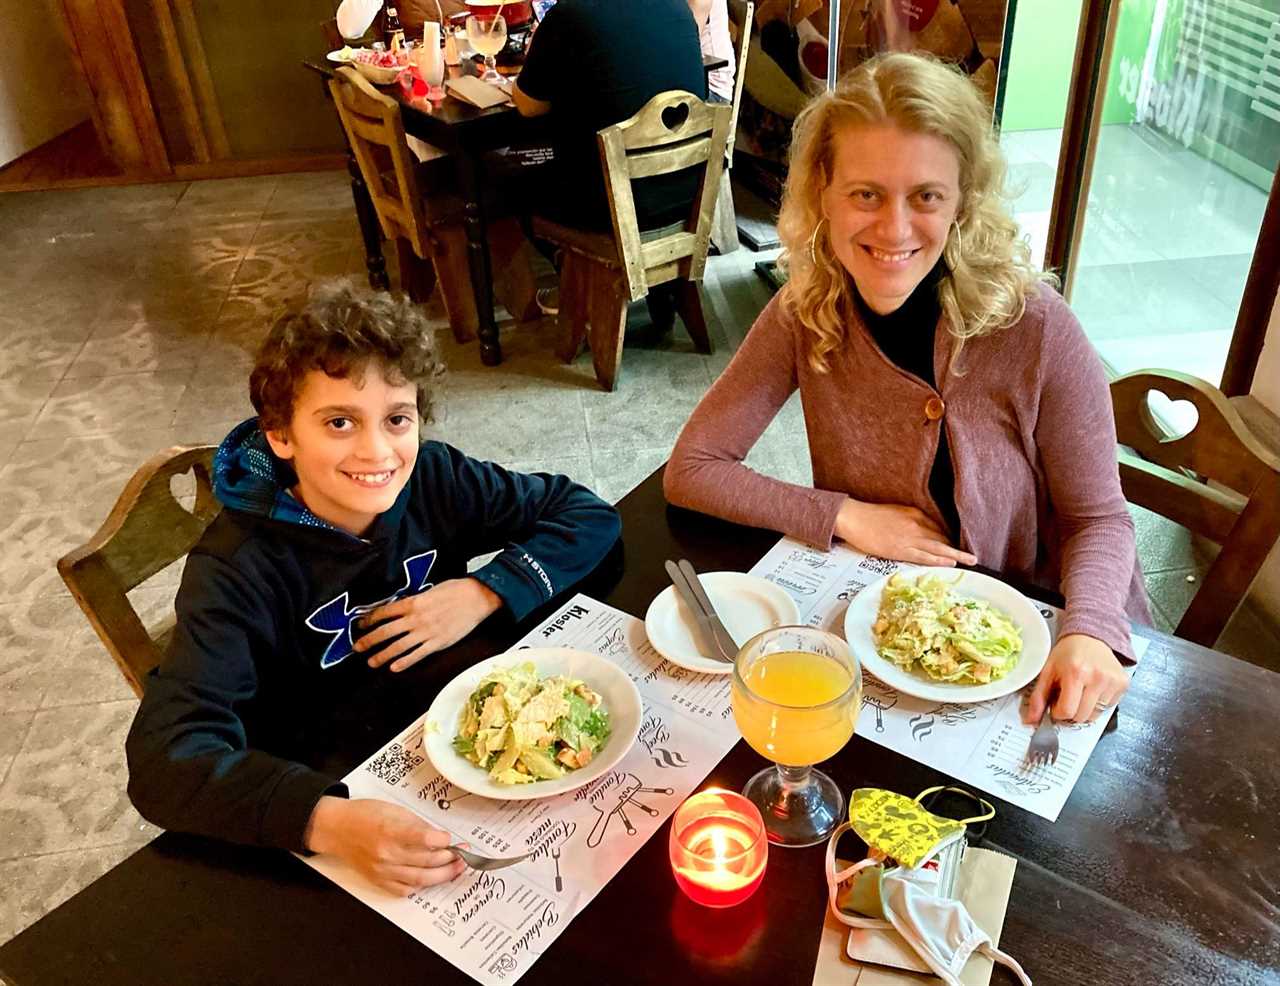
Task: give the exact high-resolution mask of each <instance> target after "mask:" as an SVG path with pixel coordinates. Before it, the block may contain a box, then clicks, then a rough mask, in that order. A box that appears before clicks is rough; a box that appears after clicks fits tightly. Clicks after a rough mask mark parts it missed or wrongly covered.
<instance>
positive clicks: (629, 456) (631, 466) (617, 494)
mask: <svg viewBox="0 0 1280 986" xmlns="http://www.w3.org/2000/svg"><path fill="white" fill-rule="evenodd" d="M670 454H671V449H669V448H667V447H666V446H661V447H658V448H647V449H599V450H596V451H594V452H592V454H591V467H592V469H593V470H594V472H595V477H596V485H595V491H596V493H597V494H599V495H600V497H601V498H602V499H605V500H608V501H609V502H610V503H617V502H618V501H619V500H621V499H622V498H623V497H624V496H626V495H627V494H628V493H630V492H631V491H632V490H633V489H635V487H636V486H638V485H640V483H642V482H644V480H646V479H647V478H648V477H649V474H650V473H651V472H653V471H654V470H655V469H657V468H658V466H660V465H662V464H663V463H664V462H666V461H667V456H668V455H670Z"/></svg>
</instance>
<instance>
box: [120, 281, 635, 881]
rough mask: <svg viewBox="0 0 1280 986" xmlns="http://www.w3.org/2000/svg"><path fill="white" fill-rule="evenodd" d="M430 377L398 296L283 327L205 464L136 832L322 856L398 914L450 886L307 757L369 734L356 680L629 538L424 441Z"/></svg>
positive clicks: (436, 849) (603, 507)
mask: <svg viewBox="0 0 1280 986" xmlns="http://www.w3.org/2000/svg"><path fill="white" fill-rule="evenodd" d="M442 372H443V366H442V364H441V363H440V361H439V359H438V358H437V356H436V351H435V343H434V339H433V335H432V332H431V330H430V327H429V326H428V324H427V322H426V319H425V318H424V317H423V315H422V314H421V313H420V312H419V311H418V309H417V308H415V307H414V306H413V305H412V304H410V303H409V302H408V301H404V300H397V299H395V298H393V297H392V296H391V295H389V294H385V293H383V294H378V295H374V294H371V293H370V292H368V291H362V290H358V289H356V288H354V287H352V286H351V285H350V284H349V283H348V282H345V281H338V282H334V283H330V284H327V285H321V286H319V287H317V288H316V289H315V290H313V292H312V295H311V297H310V299H309V300H308V301H307V302H306V303H305V304H304V305H303V306H301V307H300V308H298V309H297V310H293V311H290V312H287V313H286V314H285V315H283V316H282V317H281V318H279V319H278V320H277V321H276V323H275V325H274V326H273V327H272V329H271V332H270V334H269V335H268V337H267V339H266V341H265V343H264V344H263V346H262V349H261V351H260V352H259V353H258V356H257V359H256V362H255V364H254V367H253V372H252V375H251V376H250V379H249V391H250V396H251V398H252V401H253V406H254V408H255V409H256V410H257V412H258V414H257V417H255V418H250V419H249V420H248V421H245V422H243V423H242V424H240V425H238V426H237V427H236V428H235V429H234V430H232V432H231V433H230V434H229V435H228V436H227V437H226V439H225V440H224V441H223V442H222V444H221V445H220V446H219V448H218V451H217V453H216V454H215V456H214V465H213V472H214V477H213V479H214V492H215V494H216V496H217V497H218V499H219V500H220V501H221V503H222V505H223V509H222V512H221V513H220V514H219V515H218V517H217V518H216V519H215V520H214V521H213V523H212V524H210V525H209V528H208V529H207V530H206V532H205V534H204V536H203V537H202V538H201V540H200V542H199V544H197V545H196V547H195V548H193V549H192V551H191V554H190V555H189V557H188V559H187V564H186V569H185V570H184V572H183V575H182V585H181V587H180V588H179V590H178V596H177V600H176V610H177V625H176V627H175V630H174V635H173V640H172V643H171V645H170V647H169V650H168V653H167V654H166V656H165V659H164V661H163V663H162V664H161V665H160V667H159V668H158V669H157V670H156V671H154V672H153V673H152V674H151V676H150V677H149V678H148V680H147V684H146V693H145V694H144V696H143V698H142V704H141V706H140V708H139V709H138V713H137V717H136V718H135V719H134V722H133V726H132V728H131V729H130V731H129V737H128V740H127V743H126V754H127V758H128V764H129V788H128V789H129V797H130V798H131V799H132V801H133V803H134V805H135V806H136V807H137V809H138V811H139V812H140V813H141V814H142V816H143V817H144V818H147V819H149V820H150V821H152V822H154V823H155V824H157V825H160V826H163V827H164V828H168V829H174V830H177V831H183V832H194V833H197V834H201V835H207V836H211V837H214V838H219V839H226V840H229V841H232V842H241V843H248V844H252V845H261V846H271V847H278V848H284V849H290V850H294V851H297V852H301V851H312V852H318V853H330V854H333V855H336V856H338V857H340V858H342V859H344V860H346V861H347V862H348V863H349V864H351V865H352V866H353V867H354V868H355V869H356V870H357V871H359V872H360V873H361V874H362V875H363V876H364V877H365V878H366V879H368V880H369V881H370V882H371V883H373V884H375V885H377V886H379V887H381V888H382V889H384V890H387V891H389V892H391V893H395V894H400V895H405V894H409V893H412V892H413V891H415V890H417V889H420V888H422V887H424V886H427V885H430V884H435V883H440V882H442V881H444V880H449V879H452V878H454V877H456V876H457V875H458V874H459V873H460V872H461V864H460V862H459V861H457V860H455V859H454V857H453V855H452V854H451V853H449V852H445V851H443V849H444V847H445V846H446V845H448V843H449V836H448V834H447V833H445V832H443V831H440V830H439V829H436V828H434V827H432V826H431V825H428V824H427V823H426V822H425V821H424V820H423V819H422V818H420V817H419V816H418V815H415V814H414V813H413V812H411V811H409V810H408V809H406V808H402V807H399V806H397V805H393V804H391V803H388V802H384V801H378V800H372V799H348V797H347V789H346V787H345V785H343V784H342V783H341V782H340V781H339V780H337V778H335V777H333V776H331V775H330V774H329V773H326V772H325V771H324V770H322V769H318V768H317V762H318V761H323V759H324V757H325V751H327V750H328V749H330V747H331V745H332V743H333V742H334V741H335V737H337V736H338V735H340V734H341V733H342V730H341V729H340V726H342V725H343V724H344V723H345V724H346V726H347V731H348V732H349V731H350V729H351V728H364V725H365V724H364V722H363V720H362V719H361V718H360V717H359V714H358V711H353V710H352V709H351V704H352V703H353V702H354V701H356V700H357V699H356V698H355V696H358V695H362V694H367V693H368V692H369V691H370V686H372V685H373V684H374V682H372V681H370V679H371V678H373V677H374V676H378V675H386V674H387V673H388V672H390V673H392V674H395V673H400V672H404V671H406V670H407V669H409V668H411V667H413V666H414V665H415V664H417V663H418V662H420V661H422V660H423V659H424V658H427V657H429V656H430V655H431V654H433V653H435V652H436V651H440V650H442V649H444V648H447V647H449V646H450V645H452V644H454V643H456V642H457V641H458V640H460V639H462V638H463V637H464V636H466V635H467V634H468V633H470V632H471V631H472V630H473V629H474V628H475V627H476V626H477V625H478V624H479V623H480V622H481V621H482V620H484V619H486V618H487V617H488V616H489V615H490V614H492V613H495V612H497V611H498V610H505V611H506V612H507V613H508V614H509V615H510V617H512V618H514V619H517V620H518V619H522V618H524V617H525V616H527V615H528V614H529V613H530V612H531V611H532V610H534V609H535V608H537V607H538V606H540V605H542V604H544V603H546V602H548V601H549V600H551V599H553V598H555V597H556V596H558V595H560V594H562V593H564V592H565V591H567V590H568V589H569V588H570V587H571V586H572V585H573V584H574V583H576V582H577V581H579V580H580V579H581V578H582V577H584V576H585V575H587V574H588V573H590V572H591V571H592V570H593V569H594V568H595V567H596V566H597V564H598V563H599V562H600V561H601V560H602V559H603V558H604V557H605V556H606V555H607V554H608V552H609V551H610V549H611V548H612V547H613V545H614V543H615V542H616V541H617V539H618V533H619V529H620V524H619V520H618V515H617V512H616V511H615V510H614V509H613V508H612V507H610V506H609V505H608V504H607V503H605V502H604V501H603V500H601V499H599V498H598V497H597V496H595V495H594V494H593V493H591V492H590V491H589V490H587V489H585V488H584V487H582V486H579V485H578V484H577V483H574V482H573V481H572V480H570V479H568V478H567V477H565V476H553V475H549V474H545V473H539V474H536V475H525V474H521V473H516V472H511V471H509V470H507V469H504V468H502V467H501V466H499V465H495V464H494V463H491V462H479V461H477V460H475V459H471V458H468V457H467V456H466V455H464V454H463V453H462V452H459V451H458V450H457V449H455V448H452V447H451V446H449V445H445V444H444V443H442V442H435V441H428V442H422V441H421V439H420V437H419V429H420V427H421V425H422V422H423V421H425V420H426V419H427V418H428V417H429V415H430V411H431V407H432V404H433V402H434V399H435V397H436V391H435V388H436V386H437V381H438V378H439V376H440V374H441V373H442ZM493 551H496V552H497V555H496V556H494V557H493V558H492V560H490V561H488V562H487V563H486V564H484V565H481V566H480V567H479V568H477V569H476V570H475V571H473V572H470V573H468V571H467V563H468V562H469V561H470V560H471V559H473V558H475V557H477V556H479V555H483V554H485V553H488V552H493ZM380 694H381V693H376V694H374V697H373V700H377V698H378V696H379V695H380ZM353 718H354V719H355V722H354V723H353V722H352V719H353ZM376 740H377V737H373V736H370V737H369V741H370V742H371V743H373V742H375V741H376Z"/></svg>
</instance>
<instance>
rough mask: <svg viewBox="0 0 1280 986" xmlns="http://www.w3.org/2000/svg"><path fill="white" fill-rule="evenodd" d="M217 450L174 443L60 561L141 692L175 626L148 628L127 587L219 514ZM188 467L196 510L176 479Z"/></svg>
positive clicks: (186, 546)
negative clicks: (182, 498) (178, 492)
mask: <svg viewBox="0 0 1280 986" xmlns="http://www.w3.org/2000/svg"><path fill="white" fill-rule="evenodd" d="M213 453H214V447H213V446H212V445H198V446H182V445H175V446H174V447H173V448H169V449H165V450H164V451H163V452H160V453H158V454H156V455H154V456H152V457H151V458H150V459H148V460H147V461H146V462H145V463H143V465H142V467H141V468H140V469H138V471H137V472H136V473H134V474H133V477H132V478H131V479H130V480H129V482H128V483H126V484H125V488H124V490H123V492H121V494H120V497H119V499H117V500H116V505H115V506H114V507H113V508H112V509H111V513H110V515H109V516H108V517H107V519H106V521H105V522H104V523H103V525H102V526H101V527H100V528H98V532H97V533H96V534H94V536H93V537H92V538H90V539H89V541H88V543H86V544H84V545H81V546H80V547H79V548H75V549H74V550H72V551H70V552H68V553H67V554H66V555H64V556H63V557H62V558H60V559H59V560H58V573H59V574H60V575H61V576H62V580H63V581H64V582H66V584H67V588H69V589H70V590H71V595H72V596H73V597H74V598H75V600H76V602H77V603H79V604H80V608H81V609H82V610H84V614H85V616H87V617H88V618H89V622H90V624H92V626H93V629H94V630H96V631H97V633H98V636H99V637H100V638H102V642H103V644H105V645H106V648H107V650H108V651H110V653H111V656H112V657H113V658H114V659H115V662H116V665H117V666H118V667H119V668H120V673H121V674H123V675H124V677H125V680H126V681H128V682H129V684H130V685H131V686H132V688H133V690H134V692H135V693H136V694H138V695H139V696H140V695H141V694H142V691H143V687H144V686H143V683H144V682H145V680H146V676H147V674H148V672H150V671H151V669H152V668H154V667H156V665H158V664H159V663H160V659H161V658H162V657H163V656H164V647H165V645H166V644H167V638H168V635H169V634H170V633H171V632H172V624H170V625H169V626H167V627H165V628H164V629H163V630H161V631H159V632H156V631H148V630H147V628H146V627H145V626H143V624H142V621H141V620H140V619H139V618H138V614H137V612H136V611H135V610H134V608H133V605H132V604H131V603H130V602H129V597H128V593H129V590H131V589H133V588H135V587H137V586H139V585H141V584H142V583H143V582H145V581H146V580H147V579H149V578H151V577H152V576H153V575H155V574H156V573H157V572H159V571H160V570H161V569H163V568H166V567H167V566H169V565H172V564H173V563H174V562H175V561H177V560H178V559H180V558H183V557H185V556H186V554H187V552H189V551H190V550H191V549H192V548H193V547H194V546H195V544H196V542H197V541H199V540H200V536H201V535H202V534H204V531H205V528H206V527H208V526H209V524H210V523H211V522H212V521H213V519H214V518H215V517H216V516H218V511H219V510H220V509H221V507H220V505H219V503H218V501H217V500H216V499H215V498H214V495H213V483H212V479H211V473H212V469H213ZM188 471H190V472H191V473H193V474H194V477H195V486H196V499H195V505H194V507H193V508H192V509H191V510H188V509H187V508H186V507H184V506H183V505H182V504H181V503H180V502H179V501H178V499H177V497H176V496H175V495H174V493H173V489H172V488H171V485H170V480H171V479H172V478H173V477H174V476H180V475H182V474H184V473H186V472H188Z"/></svg>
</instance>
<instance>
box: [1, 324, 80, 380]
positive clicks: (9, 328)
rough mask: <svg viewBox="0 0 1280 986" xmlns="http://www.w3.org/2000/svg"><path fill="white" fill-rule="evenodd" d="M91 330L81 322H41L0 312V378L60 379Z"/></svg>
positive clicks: (78, 352)
mask: <svg viewBox="0 0 1280 986" xmlns="http://www.w3.org/2000/svg"><path fill="white" fill-rule="evenodd" d="M91 331H92V328H91V326H90V325H86V324H84V323H77V322H68V323H62V324H57V323H55V324H44V323H42V322H41V321H40V320H38V319H31V318H27V317H22V316H13V315H7V314H6V315H0V380H13V379H17V378H19V377H21V378H26V379H36V380H39V379H48V380H53V381H55V382H56V381H57V380H60V379H61V378H62V376H63V375H64V374H65V373H66V372H67V369H68V368H69V367H70V366H71V364H72V363H74V362H75V360H76V357H77V356H78V355H79V354H80V352H81V350H83V349H84V345H85V340H86V339H87V338H88V337H89V335H90V333H91Z"/></svg>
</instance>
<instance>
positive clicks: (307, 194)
mask: <svg viewBox="0 0 1280 986" xmlns="http://www.w3.org/2000/svg"><path fill="white" fill-rule="evenodd" d="M351 209H352V205H351V176H350V175H349V174H348V173H347V171H346V169H345V168H344V169H343V170H341V171H316V172H311V173H308V174H300V175H281V176H280V180H279V182H277V183H276V189H275V194H273V195H272V196H271V200H270V201H269V202H268V203H267V209H266V212H265V213H264V214H263V217H262V218H263V219H265V220H267V221H271V220H279V219H298V218H300V217H302V216H313V215H315V216H323V215H325V214H329V215H333V214H335V213H336V214H338V215H339V216H342V217H344V218H345V217H346V216H348V215H350V213H351Z"/></svg>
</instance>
